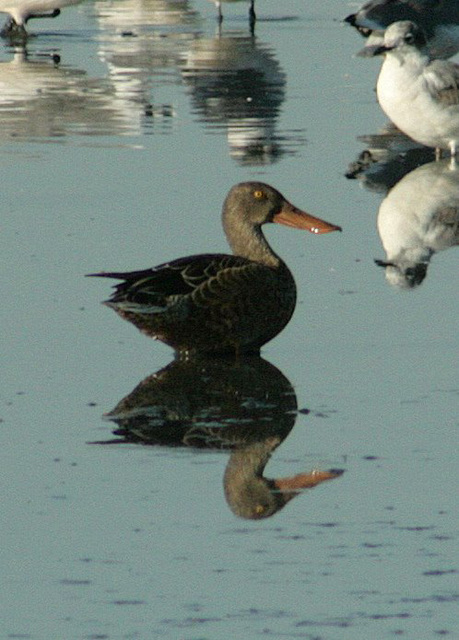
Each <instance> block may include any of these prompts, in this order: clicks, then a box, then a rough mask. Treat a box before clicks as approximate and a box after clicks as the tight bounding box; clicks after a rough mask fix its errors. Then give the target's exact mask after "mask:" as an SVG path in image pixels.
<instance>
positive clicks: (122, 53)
mask: <svg viewBox="0 0 459 640" xmlns="http://www.w3.org/2000/svg"><path fill="white" fill-rule="evenodd" d="M91 10H92V11H93V13H94V15H95V16H96V18H97V21H98V23H99V25H100V27H101V32H100V33H101V35H100V43H99V57H100V59H101V60H102V61H103V62H104V63H105V64H106V65H107V67H108V76H109V78H110V83H111V85H112V87H113V90H114V93H115V96H116V98H117V100H118V105H119V108H120V109H122V111H123V112H124V115H125V118H126V120H129V121H130V122H131V125H132V126H135V127H136V128H137V132H138V133H141V132H147V133H148V132H150V131H151V129H152V128H154V127H157V126H159V127H161V128H164V127H167V126H168V125H170V123H171V121H172V118H173V116H174V115H175V111H174V108H173V106H172V105H171V104H170V103H169V102H166V103H164V102H157V100H158V98H156V100H155V102H153V101H152V92H153V87H154V88H155V93H156V94H158V93H160V91H161V88H162V87H167V85H171V84H180V83H181V77H180V74H179V68H180V65H181V61H182V59H183V57H184V55H185V53H186V51H187V50H188V49H189V47H190V46H191V42H192V40H193V39H194V37H195V34H194V31H195V29H196V27H197V25H198V24H199V15H198V14H197V13H196V11H194V10H193V8H192V6H191V4H190V2H189V0H117V1H112V2H96V3H95V4H94V7H93V9H91Z"/></svg>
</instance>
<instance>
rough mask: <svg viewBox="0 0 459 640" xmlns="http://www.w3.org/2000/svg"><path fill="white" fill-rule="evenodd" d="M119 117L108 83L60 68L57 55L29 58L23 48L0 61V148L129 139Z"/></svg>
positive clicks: (127, 127) (126, 124)
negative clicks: (70, 139) (46, 141)
mask: <svg viewBox="0 0 459 640" xmlns="http://www.w3.org/2000/svg"><path fill="white" fill-rule="evenodd" d="M123 116H124V114H123V111H122V110H121V109H120V105H119V104H118V102H117V100H116V96H114V95H113V88H112V86H111V84H110V82H109V81H108V80H105V79H101V78H91V77H89V76H88V75H87V73H86V72H85V71H84V70H81V69H76V68H73V67H70V66H68V65H64V64H60V61H59V56H57V55H54V56H41V57H37V58H36V59H32V58H30V57H29V56H28V55H27V52H26V51H25V50H24V49H22V48H21V49H17V50H16V51H15V54H14V57H13V59H12V60H10V61H8V62H0V143H1V142H4V141H8V142H9V141H12V140H16V141H24V140H28V141H34V140H37V139H42V138H52V139H55V140H63V139H64V137H65V136H68V135H72V134H78V135H85V136H91V135H98V136H101V135H128V134H131V133H132V128H131V125H130V122H129V121H127V120H126V119H125V118H124V117H123Z"/></svg>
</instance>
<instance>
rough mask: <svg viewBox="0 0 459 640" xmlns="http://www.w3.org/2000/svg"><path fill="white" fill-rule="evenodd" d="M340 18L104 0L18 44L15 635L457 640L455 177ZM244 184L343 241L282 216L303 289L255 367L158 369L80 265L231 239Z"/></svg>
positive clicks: (8, 446)
mask: <svg viewBox="0 0 459 640" xmlns="http://www.w3.org/2000/svg"><path fill="white" fill-rule="evenodd" d="M352 8H354V7H353V5H351V4H348V3H343V2H338V1H336V0H335V1H332V2H328V3H323V2H318V1H317V0H316V1H314V2H309V3H304V2H301V1H300V0H291V2H289V3H287V4H285V5H280V4H278V3H275V2H274V0H258V5H257V14H258V17H259V20H258V22H257V24H256V28H255V37H251V36H250V32H249V29H248V20H247V7H246V4H245V3H234V4H230V5H225V7H224V14H225V20H224V22H223V28H222V33H221V34H218V30H217V26H216V22H215V8H214V7H213V5H212V3H209V2H207V1H205V0H194V1H193V2H188V1H187V0H176V1H175V2H168V1H166V0H144V1H143V2H141V1H140V0H129V1H128V0H126V1H124V0H119V1H117V2H115V1H113V2H102V1H101V2H95V3H93V2H87V3H84V4H81V5H79V6H78V7H71V8H68V9H65V10H63V12H62V14H61V16H59V17H58V18H56V19H54V20H43V21H40V20H36V21H31V22H30V23H29V27H30V29H31V30H32V31H33V33H34V34H35V37H32V38H30V40H29V42H28V44H27V50H24V49H23V48H22V47H19V46H10V45H8V44H3V45H2V49H1V57H0V122H1V126H0V171H1V175H2V214H1V219H0V243H1V252H0V261H1V265H2V274H3V278H2V301H3V304H2V305H1V310H0V314H1V326H2V329H3V331H2V334H3V339H2V342H1V354H2V365H3V366H2V376H1V381H2V384H1V387H0V389H1V395H0V437H1V440H2V446H1V451H2V453H1V468H2V478H3V480H4V489H3V495H4V499H3V505H4V508H3V518H2V520H3V526H2V545H1V550H0V558H1V566H2V569H3V571H2V575H3V580H2V594H1V599H0V601H1V603H2V613H1V615H0V620H1V622H0V629H1V633H0V635H1V636H2V637H5V638H33V639H37V640H38V639H40V640H41V639H47V640H49V638H53V639H54V638H56V639H57V638H59V639H61V638H82V639H89V638H93V639H94V638H132V639H133V638H136V639H137V638H155V637H161V638H171V639H174V640H175V639H177V638H180V640H203V639H206V640H207V639H209V640H217V639H220V638H221V639H225V640H226V639H227V638H228V637H232V638H233V637H235V638H244V639H247V640H252V639H255V638H258V637H273V638H284V637H285V638H306V639H309V640H316V639H321V640H322V639H323V640H337V639H340V640H341V639H342V638H345V639H347V638H352V639H353V640H355V639H356V638H357V639H358V638H365V639H368V638H378V639H379V638H389V637H393V636H401V637H404V638H412V639H413V640H419V639H423V638H426V639H427V638H429V639H430V638H434V637H437V636H446V637H451V638H452V637H457V636H458V635H459V634H458V625H457V613H456V611H457V603H458V599H459V590H458V586H457V584H458V583H457V573H458V566H457V557H458V554H457V540H458V527H457V477H456V476H457V474H456V467H457V430H458V424H459V419H458V411H457V406H458V397H459V383H458V364H457V362H458V358H457V354H458V346H459V345H458V337H457V336H458V332H457V308H458V305H457V293H458V284H457V283H458V279H457V277H456V273H457V251H454V247H456V246H457V244H458V238H459V236H458V216H457V211H458V209H459V206H458V203H459V170H458V169H457V168H456V167H452V166H451V165H450V163H449V162H448V161H446V162H442V163H432V162H431V161H432V159H433V158H432V154H431V152H430V151H426V150H425V149H419V148H417V149H416V148H414V147H413V145H412V144H408V143H407V141H406V140H405V139H403V138H401V137H400V136H399V135H394V134H393V132H391V131H390V130H385V131H383V127H384V126H385V124H386V121H385V118H384V116H383V114H382V112H381V111H380V109H379V107H378V105H377V103H376V100H375V94H374V90H373V89H374V86H375V81H376V76H377V73H378V65H379V62H378V61H372V60H364V59H361V58H356V57H354V54H355V52H356V51H358V50H359V49H360V48H361V46H362V45H363V41H362V40H361V39H360V37H358V35H357V34H356V33H354V32H353V31H352V29H351V28H350V27H345V26H343V25H342V24H341V23H340V21H341V20H342V18H344V17H345V16H346V15H347V14H348V13H349V12H350V10H351V9H352ZM359 136H364V139H363V140H362V139H359ZM400 153H402V155H400ZM420 164H423V166H419V165H420ZM246 179H261V180H264V181H266V182H269V183H271V184H273V185H274V186H276V187H277V188H279V189H280V190H281V191H282V192H283V193H285V195H286V196H287V197H288V198H289V199H290V200H292V202H294V203H295V204H296V205H298V206H299V207H302V208H306V209H307V210H308V211H310V212H311V213H313V214H315V215H318V216H321V217H323V218H325V219H327V220H330V221H332V222H334V223H337V224H340V225H341V226H342V227H343V233H342V234H330V235H329V236H328V235H327V236H324V237H313V236H310V235H309V234H302V233H300V232H297V231H292V230H290V229H283V228H277V225H275V226H276V228H275V229H269V230H268V232H267V235H268V236H269V240H270V242H271V243H272V244H273V246H274V248H275V250H276V251H278V252H279V254H280V255H281V256H282V257H284V258H285V260H286V262H287V263H288V265H289V266H290V268H291V270H292V272H293V274H294V275H295V278H296V281H297V285H298V289H299V304H298V306H297V309H296V312H295V315H294V317H293V319H292V321H291V322H290V324H289V325H288V327H287V328H286V329H285V330H284V332H283V333H282V334H281V335H280V336H278V337H277V338H276V339H275V340H274V341H272V342H271V343H270V344H268V345H266V347H265V348H264V349H263V351H262V356H263V358H262V359H260V360H258V359H250V360H249V361H247V362H246V361H240V362H237V363H234V362H224V361H223V362H217V363H210V364H209V363H207V364H203V363H187V364H186V363H185V364H184V363H182V364H180V363H171V360H172V353H171V351H170V349H168V348H167V347H166V346H164V345H161V344H159V343H155V342H153V341H148V340H147V339H146V338H144V337H143V336H142V335H141V334H139V333H138V332H137V331H136V330H135V328H134V327H132V326H130V325H129V324H128V323H125V322H122V321H121V320H120V319H119V318H118V317H117V316H116V315H115V314H113V313H112V312H111V311H110V310H109V309H107V308H106V307H103V306H102V305H100V304H99V302H100V301H101V300H103V299H105V298H107V296H108V295H109V284H108V282H107V281H104V280H100V281H98V280H94V279H91V280H88V279H85V278H84V277H83V276H84V274H86V273H90V272H94V271H100V270H130V269H139V268H145V267H148V266H151V265H154V264H159V263H161V262H164V261H166V260H168V259H170V258H174V257H178V256H181V255H188V254H193V253H199V252H212V251H216V252H220V251H225V250H226V243H225V240H224V236H223V233H222V230H221V226H220V208H221V203H222V201H223V198H224V196H225V194H226V192H227V190H228V189H229V187H230V186H231V185H232V184H234V183H236V182H238V181H241V180H246ZM375 259H377V260H378V261H379V262H380V265H379V266H378V265H376V264H375V262H374V260H375ZM381 263H382V264H381ZM387 263H390V264H389V265H388V266H387ZM384 265H386V266H384ZM413 285H414V286H413ZM103 414H106V415H105V416H104V415H103ZM325 480H327V482H324V481H325ZM322 482H323V484H322ZM318 484H320V486H315V488H312V485H318ZM292 498H293V499H292Z"/></svg>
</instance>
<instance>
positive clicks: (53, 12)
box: [0, 0, 81, 38]
mask: <svg viewBox="0 0 459 640" xmlns="http://www.w3.org/2000/svg"><path fill="white" fill-rule="evenodd" d="M79 2H81V0H0V13H8V14H9V15H10V18H9V20H8V21H7V22H6V24H5V26H4V27H3V29H2V30H1V31H0V35H1V36H2V37H6V38H8V37H9V38H26V37H27V31H26V28H25V26H26V24H27V22H28V20H30V19H31V18H55V17H56V16H58V15H59V14H60V12H61V9H62V8H63V7H68V6H70V5H74V4H78V3H79Z"/></svg>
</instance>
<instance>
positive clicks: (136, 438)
mask: <svg viewBox="0 0 459 640" xmlns="http://www.w3.org/2000/svg"><path fill="white" fill-rule="evenodd" d="M296 413H297V401H296V395H295V392H294V390H293V388H292V386H291V384H290V382H289V381H288V380H287V378H286V377H285V376H284V375H283V374H282V373H281V372H280V371H279V370H278V369H276V367H274V366H273V365H272V364H270V363H269V362H267V361H266V360H263V359H261V358H256V357H252V358H244V359H238V360H236V361H234V360H225V359H218V360H175V361H173V362H172V363H171V364H169V365H168V366H167V367H166V368H164V369H162V370H161V371H159V372H157V373H155V374H153V375H151V376H149V377H148V378H146V379H145V380H144V381H143V382H141V383H140V384H139V385H138V386H137V387H136V388H135V389H134V390H133V391H132V393H130V394H129V395H128V396H126V397H125V398H123V400H121V401H120V402H119V403H118V404H117V406H116V407H115V408H114V409H113V410H112V411H110V412H109V413H108V414H106V417H107V418H108V419H109V420H111V421H113V422H115V423H116V425H117V428H116V429H115V430H114V431H113V433H114V435H116V436H118V438H117V439H115V440H109V441H107V442H103V443H98V444H114V443H123V442H137V443H141V444H145V445H162V446H169V447H192V448H199V449H213V450H215V449H220V450H228V451H229V452H230V458H229V462H228V464H227V467H226V470H225V474H224V489H225V496H226V500H227V502H228V505H229V506H230V508H231V510H232V511H233V513H234V514H235V515H237V516H240V517H242V518H254V519H258V518H267V517H269V516H272V515H273V514H275V513H276V512H277V511H279V510H280V509H282V508H283V507H284V506H285V505H286V504H287V502H289V501H290V500H291V499H292V498H293V497H295V496H296V495H298V493H300V492H301V491H302V490H304V489H306V488H311V487H314V486H316V485H318V484H320V483H321V482H323V481H325V480H330V479H333V478H336V477H337V476H339V475H341V473H342V471H340V470H328V471H319V470H314V471H312V472H307V473H299V474H297V475H295V476H292V477H289V478H277V479H269V478H266V477H264V476H263V471H264V468H265V466H266V464H267V463H268V461H269V459H270V457H271V454H272V452H273V451H274V450H275V449H276V448H277V447H278V446H279V445H280V444H281V442H282V441H283V440H284V439H285V438H286V437H287V435H288V434H289V433H290V431H291V430H292V428H293V426H294V423H295V419H296Z"/></svg>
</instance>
